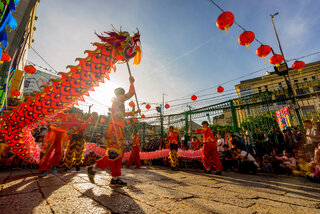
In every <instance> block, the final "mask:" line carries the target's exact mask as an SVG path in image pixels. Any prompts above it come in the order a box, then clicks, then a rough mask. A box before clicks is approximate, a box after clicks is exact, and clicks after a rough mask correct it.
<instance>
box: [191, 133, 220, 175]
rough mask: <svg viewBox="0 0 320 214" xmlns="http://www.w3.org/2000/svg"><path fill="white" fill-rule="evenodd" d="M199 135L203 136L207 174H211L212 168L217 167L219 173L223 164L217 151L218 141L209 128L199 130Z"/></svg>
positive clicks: (203, 151)
mask: <svg viewBox="0 0 320 214" xmlns="http://www.w3.org/2000/svg"><path fill="white" fill-rule="evenodd" d="M196 132H197V133H201V134H202V135H203V148H202V163H203V166H204V168H205V169H206V171H207V172H211V171H210V169H211V167H215V169H216V170H217V172H220V171H221V170H222V164H221V161H220V157H219V152H218V150H217V140H216V139H215V138H214V135H213V132H212V131H211V129H210V128H209V127H206V128H202V129H197V130H196Z"/></svg>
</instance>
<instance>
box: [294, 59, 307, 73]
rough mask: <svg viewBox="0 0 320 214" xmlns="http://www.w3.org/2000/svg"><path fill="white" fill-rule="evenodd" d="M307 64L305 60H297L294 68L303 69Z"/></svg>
mask: <svg viewBox="0 0 320 214" xmlns="http://www.w3.org/2000/svg"><path fill="white" fill-rule="evenodd" d="M305 65H306V63H304V62H303V61H295V62H294V63H293V65H292V68H293V69H294V70H298V71H301V70H302V68H304V66H305Z"/></svg>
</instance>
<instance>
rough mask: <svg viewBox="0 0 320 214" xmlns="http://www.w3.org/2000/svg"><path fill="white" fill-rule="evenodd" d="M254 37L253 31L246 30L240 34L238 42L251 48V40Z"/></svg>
mask: <svg viewBox="0 0 320 214" xmlns="http://www.w3.org/2000/svg"><path fill="white" fill-rule="evenodd" d="M254 38H255V36H254V33H253V32H252V31H245V32H243V33H242V34H241V35H240V36H239V38H238V42H239V44H240V45H245V46H246V47H247V48H248V49H249V46H250V44H251V42H253V40H254Z"/></svg>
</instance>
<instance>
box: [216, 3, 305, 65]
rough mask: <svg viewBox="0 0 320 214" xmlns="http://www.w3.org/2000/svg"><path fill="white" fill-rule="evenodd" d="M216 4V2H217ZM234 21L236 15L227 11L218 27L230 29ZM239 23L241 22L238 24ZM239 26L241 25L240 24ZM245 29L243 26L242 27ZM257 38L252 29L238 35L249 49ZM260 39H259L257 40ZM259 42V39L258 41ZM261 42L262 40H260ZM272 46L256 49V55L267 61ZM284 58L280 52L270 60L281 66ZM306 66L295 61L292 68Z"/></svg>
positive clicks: (218, 20)
mask: <svg viewBox="0 0 320 214" xmlns="http://www.w3.org/2000/svg"><path fill="white" fill-rule="evenodd" d="M214 4H215V3H214ZM215 5H216V4H215ZM216 6H217V7H218V8H219V9H220V10H222V9H221V8H220V7H219V6H218V5H216ZM233 23H234V15H233V13H232V12H229V11H226V12H223V13H221V14H220V15H219V16H218V18H217V21H216V25H217V28H218V29H220V30H225V31H228V29H229V28H230V27H231V26H232V25H233ZM238 25H239V24H238ZM239 27H241V26H240V25H239ZM241 28H242V29H244V28H243V27H241ZM254 40H255V34H254V33H253V32H252V31H244V32H243V33H241V34H240V36H239V37H238V42H239V44H240V45H242V46H246V47H248V49H249V46H250V44H251V43H252V42H253V41H254ZM257 41H258V40H257ZM258 42H259V41H258ZM259 43H260V44H261V42H259ZM271 51H272V48H271V47H270V46H269V45H263V44H261V46H260V47H259V48H257V50H256V55H257V56H258V57H262V58H263V61H264V62H265V58H266V57H267V56H268V55H269V54H270V52H271ZM283 60H284V57H283V56H282V55H280V54H274V55H273V56H272V57H271V58H270V59H269V62H270V63H271V64H273V65H276V66H277V67H278V66H280V63H281V62H282V61H283ZM304 66H305V63H304V62H303V61H296V62H294V63H293V65H292V68H293V69H294V70H298V71H301V69H302V68H303V67H304Z"/></svg>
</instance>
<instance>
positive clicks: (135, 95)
mask: <svg viewBox="0 0 320 214" xmlns="http://www.w3.org/2000/svg"><path fill="white" fill-rule="evenodd" d="M126 64H127V68H128V72H129V76H130V77H132V75H131V69H130V66H129V63H128V62H126ZM134 97H135V98H136V103H137V107H138V109H140V107H139V102H138V97H137V94H136V91H134ZM139 114H140V116H141V112H140V113H139Z"/></svg>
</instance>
